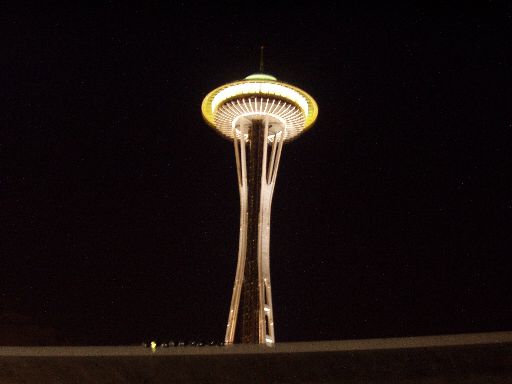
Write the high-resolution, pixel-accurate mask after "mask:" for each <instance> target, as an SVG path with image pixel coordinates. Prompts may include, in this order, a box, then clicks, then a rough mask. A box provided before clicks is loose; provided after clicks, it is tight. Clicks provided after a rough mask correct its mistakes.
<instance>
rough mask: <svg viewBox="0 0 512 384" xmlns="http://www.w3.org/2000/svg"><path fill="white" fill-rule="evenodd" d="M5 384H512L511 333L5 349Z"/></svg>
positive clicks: (0, 370)
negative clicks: (254, 343)
mask: <svg viewBox="0 0 512 384" xmlns="http://www.w3.org/2000/svg"><path fill="white" fill-rule="evenodd" d="M0 383H1V384H11V383H16V384H19V383H39V384H45V383H52V384H57V383H120V384H122V383H345V384H348V383H486V384H492V383H512V332H501V333H490V334H477V335H459V336H435V337H421V338H404V339H380V340H359V341H358V340H354V341H339V342H315V343H286V344H278V345H277V346H276V347H275V348H265V347H257V346H248V347H244V346H234V347H202V348H199V347H181V348H168V349H157V350H156V351H155V352H152V351H151V350H150V349H144V348H142V347H117V348H116V347H96V348H95V347H69V348H67V347H61V348H26V347H25V348H21V347H20V348H15V347H3V348H0Z"/></svg>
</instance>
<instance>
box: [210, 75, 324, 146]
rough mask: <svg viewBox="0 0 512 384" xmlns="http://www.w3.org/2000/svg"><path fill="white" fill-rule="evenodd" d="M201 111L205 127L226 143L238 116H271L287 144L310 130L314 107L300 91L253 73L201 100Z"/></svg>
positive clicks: (216, 89) (314, 112)
mask: <svg viewBox="0 0 512 384" xmlns="http://www.w3.org/2000/svg"><path fill="white" fill-rule="evenodd" d="M201 111H202V114H203V118H204V120H205V121H206V123H207V124H208V125H210V126H211V127H213V128H215V129H216V130H217V131H218V132H219V133H220V134H221V135H222V136H224V137H226V138H227V139H233V134H234V131H233V127H232V123H233V121H235V120H236V119H238V118H239V117H240V116H247V115H261V116H265V115H269V116H272V117H274V118H277V119H279V120H280V121H281V122H283V123H284V125H285V140H286V141H289V140H292V139H294V138H296V137H297V136H298V135H300V134H301V133H303V132H304V131H306V130H307V129H309V128H311V126H312V125H313V124H314V122H315V120H316V118H317V116H318V105H317V103H316V101H315V100H314V99H313V98H312V97H311V96H310V95H309V94H308V93H306V92H304V91H303V90H302V89H299V88H297V87H294V86H293V85H290V84H287V83H283V82H281V81H277V79H276V78H275V77H273V76H271V75H267V74H260V73H257V74H253V75H250V76H247V77H246V78H245V79H244V80H241V81H235V82H232V83H228V84H224V85H221V86H220V87H218V88H215V89H214V90H213V91H211V92H210V93H208V95H206V97H205V98H204V100H203V103H202V105H201Z"/></svg>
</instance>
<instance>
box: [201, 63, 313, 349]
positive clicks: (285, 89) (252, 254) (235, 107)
mask: <svg viewBox="0 0 512 384" xmlns="http://www.w3.org/2000/svg"><path fill="white" fill-rule="evenodd" d="M261 67H262V66H260V72H262V68H261ZM201 110H202V113H203V117H204V119H205V121H206V122H207V123H208V124H209V125H210V126H212V127H213V128H215V129H216V130H217V131H218V132H219V133H220V134H221V135H222V136H224V137H225V138H227V139H229V140H233V143H234V147H235V158H236V168H237V174H238V189H239V192H240V241H239V248H238V264H237V268H236V277H235V285H234V287H233V297H232V299H231V307H230V310H229V317H228V324H227V330H226V338H225V342H226V343H233V342H235V341H236V342H242V343H259V344H267V345H273V344H274V342H275V336H274V320H273V311H272V293H271V284H270V268H269V246H270V208H271V202H272V193H273V191H274V186H275V183H276V176H277V169H278V166H279V159H280V157H281V151H282V148H283V144H284V143H285V142H287V141H290V140H292V139H295V138H296V137H297V136H298V135H300V134H301V133H302V132H304V131H305V130H306V129H308V128H309V127H311V126H312V124H313V123H314V121H315V120H316V117H317V115H318V106H317V104H316V102H315V100H314V99H313V98H312V97H311V96H310V95H308V94H307V93H306V92H304V91H302V90H301V89H299V88H297V87H294V86H292V85H290V84H286V83H282V82H280V81H277V79H276V78H275V77H273V76H270V75H268V74H264V73H256V74H253V75H250V76H247V77H246V78H245V79H244V80H241V81H235V82H233V83H228V84H225V85H222V86H220V87H218V88H216V89H214V90H213V91H212V92H210V93H209V94H208V95H207V96H206V97H205V98H204V100H203V103H202V106H201ZM235 330H238V332H237V339H236V340H235Z"/></svg>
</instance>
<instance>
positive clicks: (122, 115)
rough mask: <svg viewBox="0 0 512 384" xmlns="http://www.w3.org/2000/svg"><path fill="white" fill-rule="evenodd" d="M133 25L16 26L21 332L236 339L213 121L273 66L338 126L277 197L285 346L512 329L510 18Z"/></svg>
mask: <svg viewBox="0 0 512 384" xmlns="http://www.w3.org/2000/svg"><path fill="white" fill-rule="evenodd" d="M12 3H13V4H15V3H16V2H12ZM84 3H85V2H84ZM121 3H122V2H119V3H111V2H108V4H107V5H104V6H101V7H100V6H97V7H95V6H92V5H84V6H77V5H69V4H68V5H66V6H56V5H47V6H45V7H41V8H31V7H24V6H20V5H18V6H14V5H13V6H11V7H6V8H4V9H3V10H2V12H1V14H2V20H1V25H2V29H3V32H2V33H1V35H0V36H1V37H0V39H1V40H2V44H1V45H2V47H1V48H0V49H1V50H2V54H1V64H0V95H1V100H2V103H1V107H0V212H1V217H0V289H1V292H0V293H1V295H2V301H3V302H5V303H9V304H8V305H7V304H6V307H5V308H4V309H3V311H13V312H18V313H23V314H25V315H26V316H28V317H30V318H31V321H32V322H34V323H35V324H40V325H41V326H45V327H50V328H53V329H56V330H57V331H59V332H61V333H62V334H63V335H64V336H65V338H66V340H68V342H69V343H73V344H129V343H138V342H140V341H141V340H144V339H148V338H159V339H161V340H163V339H169V338H173V339H187V340H189V339H203V340H209V339H217V340H221V339H223V337H224V332H225V325H226V321H227V314H228V309H229V303H230V300H231V291H232V285H233V279H234V273H235V263H236V253H237V247H238V226H239V200H238V189H237V186H236V172H235V168H234V163H235V160H234V154H233V148H232V144H230V143H229V142H228V141H226V140H224V139H222V138H221V137H220V136H219V135H217V134H216V133H215V132H214V131H213V130H212V129H210V128H209V127H208V126H207V125H206V124H205V123H204V122H203V120H202V117H201V112H200V104H201V101H202V99H203V97H204V96H205V95H206V94H207V93H208V92H209V91H210V90H212V89H213V88H215V87H217V86H219V85H221V84H223V83H226V82H229V81H234V80H238V79H241V78H243V77H245V76H247V75H248V74H250V73H253V72H256V71H257V69H258V54H259V53H258V49H259V46H260V45H261V44H264V45H265V46H266V47H267V48H266V61H265V66H266V70H267V72H269V73H271V74H273V75H275V76H276V77H277V78H278V79H280V80H282V81H285V82H289V83H292V84H295V85H297V86H299V87H300V88H302V89H304V90H305V91H307V92H308V93H310V94H311V95H312V96H313V97H315V99H316V100H317V102H318V104H319V110H320V112H319V117H318V120H317V123H316V125H315V126H314V127H313V128H312V129H311V130H310V131H309V132H307V133H306V134H304V135H303V136H302V137H300V138H299V139H298V140H297V141H294V142H292V143H290V144H289V145H287V146H285V148H284V150H283V157H282V160H281V165H280V171H279V176H278V179H277V186H276V190H275V194H274V201H273V211H272V232H271V233H272V241H271V274H272V278H273V301H274V312H275V315H274V316H275V321H276V339H277V341H292V340H293V341H298V340H320V339H347V338H367V337H392V336H411V335H429V334H444V333H460V332H479V331H497V330H510V329H511V324H512V300H511V296H512V288H511V286H512V285H511V282H510V281H511V276H512V268H511V265H512V262H511V255H512V252H511V251H512V244H511V237H512V236H511V229H512V183H511V170H512V167H511V163H512V160H511V157H510V156H511V149H512V134H511V130H512V112H511V111H512V108H511V96H512V91H511V85H512V71H511V69H512V61H511V56H512V55H511V52H512V43H511V36H512V6H511V5H510V3H509V4H508V5H505V3H500V2H494V1H493V2H491V1H489V2H483V1H482V2H475V4H476V5H474V6H473V7H470V6H468V5H458V6H455V5H451V6H450V5H442V6H441V5H439V6H429V7H419V6H413V5H408V6H400V7H395V6H392V5H389V4H387V3H386V5H381V6H380V7H379V8H375V7H374V6H362V5H361V6H357V7H351V6H343V5H339V4H337V3H335V2H333V3H331V4H330V5H322V6H320V4H309V7H302V6H298V5H297V4H295V5H293V6H292V5H289V4H286V5H279V4H275V5H273V6H271V7H263V6H258V4H255V3H253V2H246V6H247V7H243V6H242V5H240V4H241V3H237V5H236V6H235V5H233V6H225V5H222V4H221V3H218V2H212V3H211V6H208V7H204V6H203V7H201V6H197V5H189V4H188V3H187V4H185V5H183V4H181V3H178V2H169V3H170V5H167V6H162V7H159V8H156V7H155V8H149V7H148V8H140V7H139V8H128V7H126V6H123V5H121ZM461 4H462V3H461ZM1 310H2V309H1V308H0V311H1Z"/></svg>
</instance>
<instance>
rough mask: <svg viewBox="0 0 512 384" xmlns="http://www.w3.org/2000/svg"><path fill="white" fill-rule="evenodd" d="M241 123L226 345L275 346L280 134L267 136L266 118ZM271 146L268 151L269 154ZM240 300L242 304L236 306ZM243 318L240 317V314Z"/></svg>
mask: <svg viewBox="0 0 512 384" xmlns="http://www.w3.org/2000/svg"><path fill="white" fill-rule="evenodd" d="M244 124H246V123H244V121H243V120H242V119H241V120H240V125H239V126H238V132H239V134H238V135H237V134H236V133H237V132H235V135H234V137H235V139H234V147H235V158H236V163H237V175H238V186H239V192H240V240H239V249H238V262H237V269H236V276H235V284H234V287H233V296H232V299H231V306H230V311H229V316H228V324H227V329H226V338H225V342H226V343H233V342H235V331H236V330H237V329H238V333H237V338H236V341H240V342H242V343H260V344H268V345H272V344H273V343H274V342H275V335H274V319H273V308H272V291H271V281H270V263H269V249H270V210H271V203H272V194H273V190H274V186H275V180H276V176H277V170H278V166H279V159H280V157H281V150H282V146H283V142H284V140H283V138H284V132H283V131H277V132H276V131H275V129H274V130H273V133H269V128H270V125H269V120H268V118H266V119H265V121H263V120H258V119H252V120H249V121H248V124H246V125H247V127H244V126H243V125H244ZM269 146H270V147H271V148H270V149H271V152H270V156H269ZM240 302H242V305H241V308H240ZM240 311H241V312H242V313H241V316H239V312H240Z"/></svg>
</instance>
